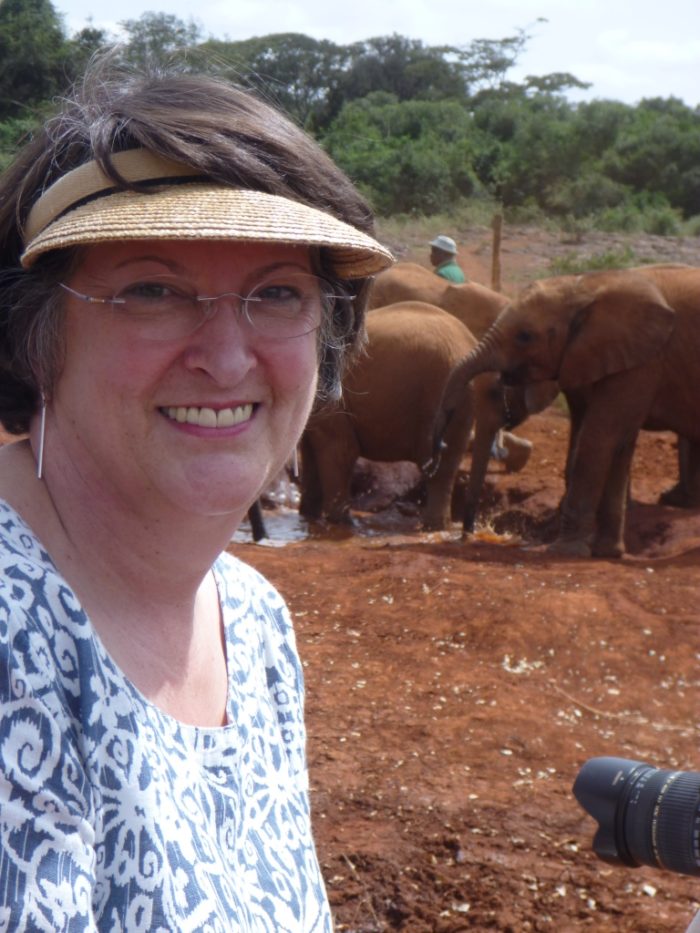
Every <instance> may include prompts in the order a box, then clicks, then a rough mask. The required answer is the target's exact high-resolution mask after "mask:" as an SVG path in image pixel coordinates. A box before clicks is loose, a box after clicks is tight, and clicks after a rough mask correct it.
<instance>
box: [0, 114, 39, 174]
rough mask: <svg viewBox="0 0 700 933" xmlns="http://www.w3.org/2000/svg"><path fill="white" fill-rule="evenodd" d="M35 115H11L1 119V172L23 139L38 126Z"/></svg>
mask: <svg viewBox="0 0 700 933" xmlns="http://www.w3.org/2000/svg"><path fill="white" fill-rule="evenodd" d="M37 123H38V118H37V117H35V116H21V117H10V119H9V120H4V121H0V172H2V171H3V170H4V169H6V168H7V166H8V165H9V164H10V162H11V161H12V158H13V156H14V153H15V152H16V150H17V147H18V146H19V145H20V143H21V141H22V140H23V139H24V138H25V137H27V136H28V135H29V134H30V133H31V132H32V130H34V129H35V128H36V126H37Z"/></svg>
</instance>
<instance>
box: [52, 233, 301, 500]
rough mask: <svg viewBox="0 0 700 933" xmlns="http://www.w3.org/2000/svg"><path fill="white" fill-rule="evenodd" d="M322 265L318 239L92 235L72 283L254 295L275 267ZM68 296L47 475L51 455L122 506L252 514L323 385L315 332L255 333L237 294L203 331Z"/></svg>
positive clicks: (99, 293)
mask: <svg viewBox="0 0 700 933" xmlns="http://www.w3.org/2000/svg"><path fill="white" fill-rule="evenodd" d="M310 272H311V264H310V257H309V253H308V250H307V249H306V248H303V247H295V246H291V245H287V244H269V245H264V244H253V243H247V244H234V243H226V242H218V241H193V242H183V241H134V242H122V243H105V244H96V245H94V246H90V247H88V248H86V249H85V250H84V257H83V260H82V262H81V264H80V266H79V268H78V269H77V270H76V272H75V273H74V274H73V275H72V276H71V277H70V279H69V280H68V281H67V282H66V283H65V284H66V285H68V286H70V288H71V289H74V290H75V291H76V292H79V293H82V294H85V295H90V296H93V297H100V298H106V297H111V296H113V295H115V294H120V293H123V292H124V290H125V289H126V290H127V291H129V292H130V293H132V292H136V293H138V294H141V293H145V294H147V295H150V294H151V293H152V286H151V285H149V286H148V287H147V288H146V289H143V288H141V289H140V290H139V289H134V286H136V285H138V283H144V282H145V283H153V282H155V283H156V287H157V290H160V287H161V283H162V282H164V281H167V283H168V286H170V285H173V284H174V285H175V286H177V287H180V286H182V287H183V288H184V289H185V290H186V291H187V293H190V294H197V295H204V296H216V295H224V294H229V293H234V294H235V295H248V294H249V293H250V291H251V289H253V288H254V287H255V286H256V285H257V284H258V283H259V282H260V281H261V280H267V279H268V278H269V277H270V276H272V278H273V280H274V281H275V282H277V281H284V280H285V276H291V277H292V278H294V276H296V275H298V274H299V273H310ZM65 302H66V352H65V363H64V366H63V368H62V371H61V375H60V378H59V380H58V383H57V385H56V388H55V392H54V396H53V398H52V399H51V402H50V406H49V419H50V420H49V424H48V428H47V440H46V453H45V461H44V463H45V473H46V475H47V478H48V479H49V480H50V473H49V471H50V470H51V465H52V464H53V465H54V468H55V469H61V470H62V471H63V474H62V475H63V476H64V477H65V476H68V477H69V479H68V480H67V481H69V482H70V481H75V482H76V483H78V484H79V485H80V487H81V488H82V489H83V490H84V491H87V492H88V496H89V494H90V493H92V494H95V495H98V496H99V497H100V501H101V502H103V503H104V502H106V503H111V504H112V505H113V506H114V507H117V508H124V507H126V508H131V509H135V510H137V511H140V512H142V511H150V510H154V511H155V513H156V514H158V511H159V510H162V509H163V508H168V509H176V510H181V511H182V510H184V511H186V512H192V513H197V514H199V515H204V514H207V515H213V514H216V515H223V514H229V513H235V514H236V516H237V517H240V515H242V514H243V512H244V511H245V509H247V507H248V506H249V505H250V503H251V502H252V501H253V500H254V499H255V497H256V496H257V495H258V494H259V493H260V492H261V491H262V489H263V488H264V487H265V485H266V484H267V482H268V481H269V480H270V479H271V478H272V477H273V476H275V475H276V473H277V472H278V471H279V470H280V469H281V468H282V467H283V465H284V463H285V461H286V460H287V458H288V457H289V455H290V453H291V451H292V449H293V447H294V445H295V444H296V441H297V439H298V437H299V435H300V434H301V431H302V430H303V427H304V424H305V422H306V419H307V417H308V415H309V412H310V409H311V405H312V403H313V399H314V395H315V390H316V379H317V366H318V353H317V340H318V335H317V332H316V331H311V332H308V333H305V334H303V335H301V336H293V337H287V338H284V339H276V338H275V337H274V336H271V335H266V334H259V333H255V332H254V331H251V329H250V327H249V325H247V324H246V323H245V322H244V321H242V320H241V317H240V314H239V313H237V312H238V309H239V307H240V302H239V300H238V299H237V298H235V297H230V298H224V300H222V301H219V302H217V303H216V304H215V305H214V307H216V308H217V309H218V310H217V312H216V313H215V314H214V315H213V316H212V317H210V318H208V319H206V320H205V321H204V323H202V324H201V326H199V328H198V329H197V330H195V331H194V332H193V333H188V334H186V335H179V334H178V335H176V336H172V335H171V334H169V335H168V336H167V337H166V338H165V339H164V338H163V337H162V335H158V339H154V337H153V334H152V333H151V332H150V330H149V329H148V326H147V325H144V324H143V321H142V320H135V319H134V318H133V317H131V316H130V315H129V314H128V313H126V312H125V311H124V310H123V309H119V306H116V307H115V306H113V305H110V304H106V305H100V304H89V303H87V302H85V301H84V300H81V299H80V298H78V297H76V296H75V295H73V294H71V293H70V292H66V296H65ZM144 328H146V333H144ZM215 422H216V424H215ZM66 471H67V472H66ZM71 478H72V480H71ZM63 481H64V482H65V481H66V480H65V479H64V480H63Z"/></svg>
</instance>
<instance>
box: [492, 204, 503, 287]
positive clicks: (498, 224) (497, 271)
mask: <svg viewBox="0 0 700 933" xmlns="http://www.w3.org/2000/svg"><path fill="white" fill-rule="evenodd" d="M491 229H492V230H493V242H492V247H491V288H492V289H493V290H494V291H495V292H500V290H501V232H502V230H503V214H501V213H498V214H494V215H493V220H492V221H491Z"/></svg>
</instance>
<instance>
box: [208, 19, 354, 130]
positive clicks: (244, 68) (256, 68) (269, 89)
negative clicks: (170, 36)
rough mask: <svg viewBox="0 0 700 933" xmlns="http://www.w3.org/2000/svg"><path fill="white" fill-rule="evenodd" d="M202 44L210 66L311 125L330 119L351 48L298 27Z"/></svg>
mask: <svg viewBox="0 0 700 933" xmlns="http://www.w3.org/2000/svg"><path fill="white" fill-rule="evenodd" d="M199 50H200V51H201V52H202V53H203V56H204V58H205V60H206V61H208V62H209V66H210V67H213V68H215V69H216V70H217V71H218V72H219V73H220V74H222V75H223V76H225V77H227V78H230V79H231V80H234V81H236V82H238V83H241V84H243V85H245V86H246V87H251V88H254V89H255V90H257V91H258V92H259V93H260V94H262V96H264V97H265V98H266V99H267V100H269V101H271V102H272V103H274V104H275V105H276V106H278V107H280V108H281V109H282V110H284V111H285V112H286V113H288V114H289V115H290V116H291V117H293V118H294V119H295V120H296V121H297V122H298V123H299V124H300V125H302V126H306V127H307V128H309V129H311V130H316V129H318V128H319V127H321V126H323V125H325V124H326V123H327V122H328V118H327V110H328V102H329V97H330V94H331V93H332V91H333V89H334V87H335V85H336V84H337V81H338V77H339V75H341V74H342V72H343V69H344V68H345V67H346V66H347V62H348V59H349V54H350V53H349V49H348V47H347V46H340V45H336V44H335V43H333V42H330V41H329V40H327V39H313V38H311V37H310V36H305V35H301V34H300V33H293V32H289V33H278V34H273V35H269V36H261V37H255V38H252V39H246V40H243V41H241V42H228V41H221V40H218V39H209V40H207V41H206V42H204V43H202V44H201V45H200V46H199Z"/></svg>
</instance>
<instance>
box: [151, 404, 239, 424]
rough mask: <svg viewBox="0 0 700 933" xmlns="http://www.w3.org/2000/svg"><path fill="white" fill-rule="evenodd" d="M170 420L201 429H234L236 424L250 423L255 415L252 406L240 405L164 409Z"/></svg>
mask: <svg viewBox="0 0 700 933" xmlns="http://www.w3.org/2000/svg"><path fill="white" fill-rule="evenodd" d="M163 411H164V412H165V414H166V415H167V416H168V418H171V419H172V420H173V421H179V422H180V424H196V425H197V426H198V427H200V428H232V427H233V426H234V424H240V423H241V422H242V421H248V419H249V418H250V417H251V415H252V414H253V406H252V405H238V406H237V407H236V408H220V409H219V410H218V411H215V410H214V409H213V408H195V407H194V406H193V405H192V406H190V407H189V408H186V407H185V406H182V405H181V406H179V407H177V408H174V407H170V408H165V409H163Z"/></svg>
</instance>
